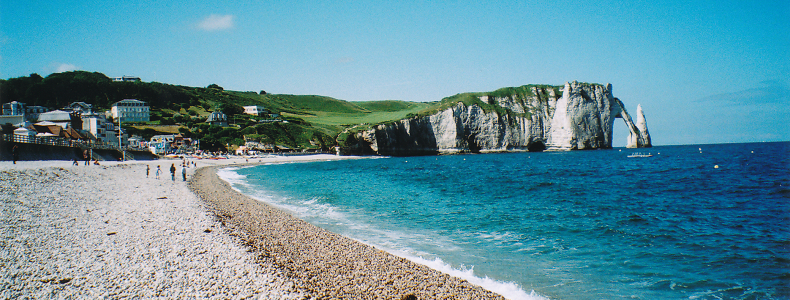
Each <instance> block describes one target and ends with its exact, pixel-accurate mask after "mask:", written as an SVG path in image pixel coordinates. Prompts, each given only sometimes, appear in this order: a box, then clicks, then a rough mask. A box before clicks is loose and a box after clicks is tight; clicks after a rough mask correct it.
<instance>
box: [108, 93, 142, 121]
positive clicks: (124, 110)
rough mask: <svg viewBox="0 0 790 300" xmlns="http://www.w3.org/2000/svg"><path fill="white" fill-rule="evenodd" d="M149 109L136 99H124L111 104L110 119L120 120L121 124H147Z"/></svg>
mask: <svg viewBox="0 0 790 300" xmlns="http://www.w3.org/2000/svg"><path fill="white" fill-rule="evenodd" d="M150 110H151V108H150V107H148V105H145V102H143V101H140V100H137V99H124V100H121V101H118V102H115V103H113V104H112V109H111V110H110V111H111V113H112V117H113V119H115V120H118V118H120V120H121V122H148V121H150V120H151V119H150V118H151V115H150V113H151V111H150Z"/></svg>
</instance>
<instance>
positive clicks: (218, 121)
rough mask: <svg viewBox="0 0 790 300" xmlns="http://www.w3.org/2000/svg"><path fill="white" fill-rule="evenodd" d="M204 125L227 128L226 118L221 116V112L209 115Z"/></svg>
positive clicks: (223, 115)
mask: <svg viewBox="0 0 790 300" xmlns="http://www.w3.org/2000/svg"><path fill="white" fill-rule="evenodd" d="M206 123H209V124H211V125H217V126H222V127H225V126H228V116H226V115H225V114H223V113H222V112H221V111H214V112H212V113H211V114H210V115H208V119H206Z"/></svg>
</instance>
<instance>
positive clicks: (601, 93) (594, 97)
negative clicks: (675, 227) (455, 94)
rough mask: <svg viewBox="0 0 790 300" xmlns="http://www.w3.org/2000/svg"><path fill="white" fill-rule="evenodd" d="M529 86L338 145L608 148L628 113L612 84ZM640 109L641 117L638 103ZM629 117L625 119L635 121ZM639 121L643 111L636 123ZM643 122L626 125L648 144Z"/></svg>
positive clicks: (414, 150) (359, 148) (414, 151)
mask: <svg viewBox="0 0 790 300" xmlns="http://www.w3.org/2000/svg"><path fill="white" fill-rule="evenodd" d="M530 89H531V90H530V93H526V94H513V95H507V96H502V95H499V96H490V95H482V96H479V97H478V99H479V100H480V102H481V103H482V104H483V105H478V104H471V105H466V104H464V103H462V102H459V103H457V104H455V105H453V106H451V107H450V108H447V109H444V110H440V111H438V112H436V113H434V114H431V115H428V116H422V117H413V118H409V119H403V120H399V121H395V122H392V123H387V124H380V125H377V126H374V127H373V128H371V129H369V130H364V131H359V132H355V133H352V135H351V136H350V137H349V139H348V140H347V141H346V143H345V145H344V147H343V149H342V150H343V153H347V154H379V155H392V156H406V155H430V154H449V153H461V152H474V153H476V152H503V151H543V150H545V149H547V148H548V149H549V150H577V149H598V148H611V147H612V127H613V123H614V119H615V118H618V117H621V116H622V115H623V113H624V114H625V116H627V113H625V109H624V107H623V105H622V103H621V102H620V101H619V100H618V99H617V98H614V97H612V93H611V90H612V88H611V85H607V86H602V85H594V84H583V83H577V82H573V83H566V84H565V87H564V88H563V90H562V97H560V98H558V97H557V96H558V95H557V92H556V91H555V90H553V89H551V88H540V87H530ZM484 107H485V108H484ZM638 114H639V115H640V116H642V115H641V108H640V110H639V111H638ZM627 118H628V119H627V121H626V123H627V124H633V122H631V120H630V116H629V117H627ZM640 122H642V123H640ZM643 123H644V116H642V117H641V119H638V122H637V124H643ZM640 126H641V125H640ZM646 126H647V125H646V123H645V124H644V131H643V132H644V134H640V131H639V129H638V128H637V127H638V126H637V125H636V124H634V125H633V126H629V128H632V127H633V129H631V131H632V132H637V133H636V136H639V137H640V138H637V140H639V139H644V138H641V137H642V136H646V137H647V139H648V142H647V143H646V144H645V143H644V142H643V143H641V144H639V143H637V144H638V145H640V146H639V147H644V146H645V145H647V147H649V134H648V133H647V127H646ZM629 145H630V137H629Z"/></svg>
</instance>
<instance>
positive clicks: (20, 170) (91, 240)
mask: <svg viewBox="0 0 790 300" xmlns="http://www.w3.org/2000/svg"><path fill="white" fill-rule="evenodd" d="M348 158H349V157H337V156H332V155H313V156H293V157H272V158H265V159H254V160H253V159H250V160H246V159H227V160H195V161H194V162H195V163H196V166H194V167H190V168H187V178H188V180H187V181H183V180H182V178H181V169H182V168H181V166H180V163H181V161H180V160H157V161H143V162H138V161H131V162H106V163H105V162H102V165H100V166H95V165H91V166H84V165H82V164H80V165H78V166H73V165H72V162H69V161H22V162H18V163H17V164H15V165H14V164H12V163H11V162H0V199H1V200H2V204H0V206H1V207H2V215H0V219H1V220H0V273H2V276H0V298H2V299H41V298H125V297H132V298H170V299H175V298H211V299H501V298H502V297H501V296H499V295H497V294H494V293H492V292H490V291H487V290H484V289H482V288H480V287H478V286H475V285H473V284H471V283H469V282H467V281H465V280H462V279H459V278H455V277H451V276H449V275H446V274H443V273H441V272H438V271H436V270H433V269H430V268H428V267H426V266H423V265H419V264H416V263H413V262H411V261H409V260H406V259H404V258H401V257H397V256H394V255H391V254H389V253H387V252H384V251H381V250H379V249H376V248H375V247H373V246H370V245H365V244H362V243H359V242H357V241H354V240H352V239H349V238H346V237H343V236H340V235H337V234H335V233H332V232H329V231H326V230H323V229H321V228H319V227H316V226H313V225H311V224H309V223H306V222H304V221H302V220H300V219H298V218H295V217H293V216H291V215H290V214H289V213H287V212H285V211H281V210H278V209H276V208H273V207H271V206H269V205H267V204H265V203H262V202H260V201H257V200H255V199H251V198H249V197H247V196H245V195H242V194H240V193H238V192H236V191H234V190H233V189H231V188H230V186H229V185H228V184H227V183H226V182H224V181H222V180H221V179H219V178H218V177H217V175H216V171H217V169H218V168H221V167H224V166H240V165H244V164H259V163H285V162H294V161H322V160H330V159H348ZM171 164H175V165H176V167H177V172H176V177H175V180H172V179H171V176H170V173H169V171H168V170H169V168H170V165H171ZM157 166H161V169H162V171H163V172H162V173H163V174H161V175H160V177H161V178H160V179H156V178H155V170H156V167H157ZM146 168H150V171H149V174H148V175H147V176H146Z"/></svg>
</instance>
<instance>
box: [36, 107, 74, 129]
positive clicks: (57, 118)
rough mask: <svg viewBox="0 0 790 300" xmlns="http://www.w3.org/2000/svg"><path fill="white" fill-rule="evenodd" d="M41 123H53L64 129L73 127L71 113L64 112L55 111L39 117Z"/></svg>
mask: <svg viewBox="0 0 790 300" xmlns="http://www.w3.org/2000/svg"><path fill="white" fill-rule="evenodd" d="M38 121H39V122H44V121H48V122H52V123H55V125H58V126H60V127H63V129H66V128H69V127H71V113H70V112H67V111H62V110H53V111H50V112H45V113H43V114H40V115H38Z"/></svg>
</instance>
